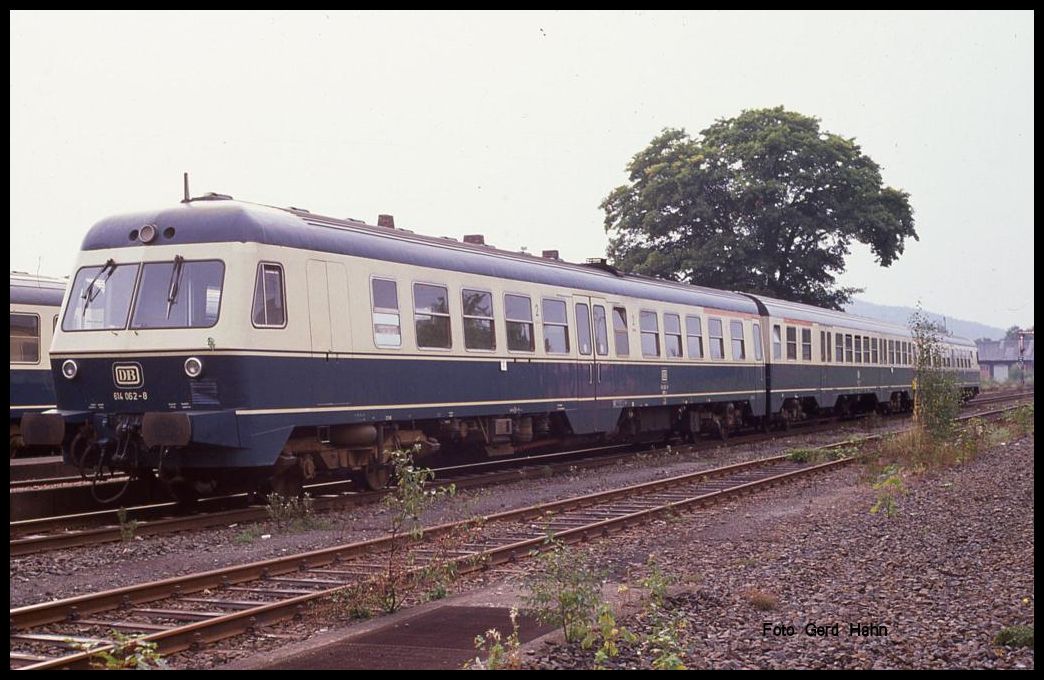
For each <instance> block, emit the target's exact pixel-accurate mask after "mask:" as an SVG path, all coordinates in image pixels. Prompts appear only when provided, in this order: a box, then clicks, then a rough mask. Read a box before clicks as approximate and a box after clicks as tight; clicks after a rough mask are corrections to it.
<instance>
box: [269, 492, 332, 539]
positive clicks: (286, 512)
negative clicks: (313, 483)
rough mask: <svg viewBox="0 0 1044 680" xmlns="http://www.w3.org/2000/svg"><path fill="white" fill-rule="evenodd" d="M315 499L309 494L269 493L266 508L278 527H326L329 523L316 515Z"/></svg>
mask: <svg viewBox="0 0 1044 680" xmlns="http://www.w3.org/2000/svg"><path fill="white" fill-rule="evenodd" d="M314 506H315V499H313V498H312V497H311V496H309V495H308V494H305V495H304V496H302V497H300V498H297V497H286V496H281V495H279V494H277V493H270V494H268V505H267V506H266V508H265V509H266V510H267V511H268V516H269V517H270V518H271V519H272V521H273V522H275V525H276V527H278V528H279V529H280V530H283V531H310V530H312V529H324V528H326V526H327V524H326V522H325V521H324V520H321V519H319V518H318V517H316V515H315V507H314Z"/></svg>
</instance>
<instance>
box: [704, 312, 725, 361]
mask: <svg viewBox="0 0 1044 680" xmlns="http://www.w3.org/2000/svg"><path fill="white" fill-rule="evenodd" d="M707 334H708V336H709V338H708V343H709V344H710V356H711V359H724V358H725V338H724V336H723V334H722V328H721V319H707Z"/></svg>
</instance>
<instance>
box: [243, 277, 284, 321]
mask: <svg viewBox="0 0 1044 680" xmlns="http://www.w3.org/2000/svg"><path fill="white" fill-rule="evenodd" d="M250 317H251V320H252V321H253V323H254V326H256V327H257V328H283V327H284V326H286V292H285V291H284V290H283V267H282V265H278V264H274V263H268V262H262V263H260V264H259V265H258V266H257V278H256V279H255V281H254V305H253V309H252V310H251V312H250Z"/></svg>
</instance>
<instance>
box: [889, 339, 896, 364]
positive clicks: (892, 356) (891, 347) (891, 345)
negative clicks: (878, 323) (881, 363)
mask: <svg viewBox="0 0 1044 680" xmlns="http://www.w3.org/2000/svg"><path fill="white" fill-rule="evenodd" d="M888 364H889V365H890V366H895V340H889V341H888Z"/></svg>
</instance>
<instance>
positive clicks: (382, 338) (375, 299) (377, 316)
mask: <svg viewBox="0 0 1044 680" xmlns="http://www.w3.org/2000/svg"><path fill="white" fill-rule="evenodd" d="M370 293H371V302H372V303H373V344H374V345H376V346H377V347H401V346H402V327H401V326H400V324H399V290H398V285H397V284H396V283H395V282H394V281H389V280H387V279H372V280H371V281H370Z"/></svg>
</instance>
